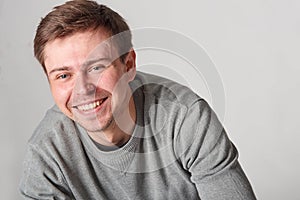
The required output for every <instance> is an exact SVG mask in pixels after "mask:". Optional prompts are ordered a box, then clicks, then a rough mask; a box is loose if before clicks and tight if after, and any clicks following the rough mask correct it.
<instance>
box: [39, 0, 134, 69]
mask: <svg viewBox="0 0 300 200" xmlns="http://www.w3.org/2000/svg"><path fill="white" fill-rule="evenodd" d="M100 28H104V29H105V31H108V33H109V34H110V36H113V35H117V34H120V33H122V34H120V35H119V36H118V37H117V39H116V40H117V42H116V44H117V49H118V51H119V55H120V59H121V61H122V62H124V60H125V57H126V55H127V52H129V51H130V49H131V48H132V41H131V38H132V36H131V32H130V29H129V26H128V25H127V23H126V22H125V20H124V19H123V18H122V17H121V16H120V15H119V14H118V13H117V12H115V11H113V10H112V9H110V8H108V7H107V6H105V5H101V4H98V3H97V2H95V1H92V0H72V1H67V2H66V3H64V4H62V5H59V6H56V7H54V8H53V10H52V11H51V12H50V13H48V14H47V15H46V16H45V17H44V18H42V19H41V22H40V24H39V25H38V27H37V30H36V35H35V38H34V55H35V57H36V58H37V60H38V61H39V62H40V64H41V65H42V66H43V69H44V71H45V72H46V67H45V55H44V49H45V46H46V44H47V43H48V42H51V41H53V40H55V39H57V38H64V37H66V36H71V35H72V34H75V33H78V32H84V31H89V30H91V31H96V30H99V29H100Z"/></svg>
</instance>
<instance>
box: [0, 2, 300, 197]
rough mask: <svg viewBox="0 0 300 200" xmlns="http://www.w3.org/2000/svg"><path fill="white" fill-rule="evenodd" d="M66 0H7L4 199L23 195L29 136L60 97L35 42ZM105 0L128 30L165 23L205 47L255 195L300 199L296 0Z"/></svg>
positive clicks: (2, 17)
mask: <svg viewBox="0 0 300 200" xmlns="http://www.w3.org/2000/svg"><path fill="white" fill-rule="evenodd" d="M62 2H63V1H52V0H47V1H45V0H44V1H41V0H27V1H8V0H2V1H0V91H1V94H0V95H1V98H0V123H1V125H0V134H1V138H0V139H1V140H0V141H1V142H0V143H1V145H0V153H1V155H0V156H1V157H0V158H1V165H0V190H1V191H0V199H20V197H19V195H18V191H17V186H18V181H19V178H20V174H21V163H22V159H23V157H24V151H25V146H26V141H27V140H28V139H29V137H30V135H31V134H32V131H33V129H34V128H35V127H36V125H37V124H38V122H39V121H40V119H41V118H42V116H43V115H44V113H45V110H46V109H47V108H48V107H50V106H51V105H52V104H53V101H52V97H51V95H50V92H49V87H48V84H47V80H46V78H45V76H44V74H43V72H42V70H41V67H40V66H39V64H38V63H37V61H36V60H35V59H34V57H33V53H32V40H33V37H34V32H35V28H36V25H37V23H38V22H39V20H40V18H41V17H42V16H44V15H45V14H46V13H47V12H48V11H49V10H50V9H51V8H52V7H53V6H54V5H56V4H60V3H62ZM102 2H103V3H104V4H107V5H109V6H110V7H112V8H113V9H115V10H116V11H118V12H120V13H121V15H122V16H124V18H125V19H126V20H127V21H128V23H129V25H130V26H131V28H141V27H161V28H167V29H170V30H175V31H178V32H180V33H182V34H184V35H186V36H187V37H189V38H191V39H193V40H194V41H195V42H197V43H198V44H199V45H201V46H202V47H203V48H204V49H205V50H206V52H207V53H208V54H209V56H210V58H211V59H212V60H213V62H214V63H215V66H216V68H217V70H218V71H219V74H220V76H221V78H222V81H223V85H224V88H225V94H226V98H225V99H226V101H225V109H226V112H225V113H224V118H223V119H222V121H223V123H224V126H225V128H226V130H227V132H228V134H229V136H230V138H231V139H232V141H233V142H234V143H235V144H236V146H237V147H238V149H239V152H240V162H241V164H242V166H243V168H244V170H245V171H246V174H247V175H248V177H249V179H250V181H251V183H252V185H253V187H254V190H255V193H256V194H257V197H258V199H272V200H279V199H280V200H281V199H289V200H296V199H300V190H299V186H300V175H299V169H300V155H299V154H300V148H299V142H300V136H299V133H300V132H299V128H298V126H299V124H300V120H299V114H300V106H299V102H300V95H299V85H300V79H299V75H300V73H299V72H300V65H299V64H300V61H299V55H298V54H299V52H300V49H299V47H300V39H299V34H300V27H299V25H300V24H299V23H300V12H299V10H300V2H299V1H297V0H287V1H283V0H282V1H279V0H278V1H276V0H275V1H271V0H246V1H238V0H228V1H221V0H219V1H210V0H205V1H202V0H200V1H192V2H191V1H189V2H188V3H187V1H186V2H185V3H184V2H183V1H171V0H169V1H166V0H165V1H158V0H152V1H140V0H132V1H117V0H113V1H108V0H107V1H102ZM297 55H298V56H297ZM138 56H139V52H138ZM144 57H145V58H146V55H143V54H142V55H141V56H140V57H139V58H138V63H142V64H143V61H142V59H143V58H144ZM147 59H148V60H149V57H148V58H147ZM174 67H176V66H174ZM157 72H158V73H159V70H158V71H157ZM194 87H198V86H194ZM199 87H200V88H201V86H199ZM196 90H197V89H196ZM199 90H200V89H199ZM198 92H199V93H201V95H202V96H204V97H207V98H208V101H209V102H210V101H211V99H210V98H209V96H208V95H207V91H205V90H203V91H198ZM216 112H217V113H218V110H216ZM218 114H219V113H218ZM220 114H221V115H222V113H220Z"/></svg>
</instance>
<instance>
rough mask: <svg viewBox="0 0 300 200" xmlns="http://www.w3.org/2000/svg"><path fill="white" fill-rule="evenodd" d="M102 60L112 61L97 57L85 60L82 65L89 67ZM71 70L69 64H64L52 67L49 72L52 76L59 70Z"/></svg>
mask: <svg viewBox="0 0 300 200" xmlns="http://www.w3.org/2000/svg"><path fill="white" fill-rule="evenodd" d="M100 61H109V62H111V61H110V59H109V58H97V59H93V60H88V61H86V62H84V63H83V64H82V66H81V67H87V66H89V65H91V64H94V63H97V62H100ZM69 70H70V67H67V66H63V67H58V68H54V69H52V70H51V71H50V72H49V73H48V76H50V75H51V74H53V73H55V72H59V71H69Z"/></svg>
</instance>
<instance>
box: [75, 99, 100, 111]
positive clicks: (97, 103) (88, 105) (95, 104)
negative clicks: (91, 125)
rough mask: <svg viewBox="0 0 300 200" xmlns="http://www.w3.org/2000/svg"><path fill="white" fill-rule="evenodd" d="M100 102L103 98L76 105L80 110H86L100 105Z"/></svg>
mask: <svg viewBox="0 0 300 200" xmlns="http://www.w3.org/2000/svg"><path fill="white" fill-rule="evenodd" d="M102 102H103V99H102V100H100V101H96V102H93V103H89V104H85V105H81V106H77V108H78V109H79V110H82V111H88V110H92V109H94V108H96V107H98V106H100V105H101V103H102Z"/></svg>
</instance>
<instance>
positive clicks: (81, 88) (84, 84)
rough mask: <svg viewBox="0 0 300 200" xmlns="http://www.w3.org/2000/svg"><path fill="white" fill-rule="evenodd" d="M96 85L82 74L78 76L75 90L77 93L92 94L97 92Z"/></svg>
mask: <svg viewBox="0 0 300 200" xmlns="http://www.w3.org/2000/svg"><path fill="white" fill-rule="evenodd" d="M95 90H96V86H95V85H94V84H93V83H92V81H91V80H89V79H88V77H87V76H84V75H82V74H80V75H78V76H77V79H76V83H75V87H74V91H75V94H77V95H91V94H95Z"/></svg>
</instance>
